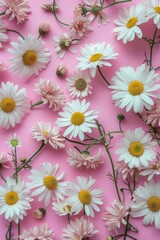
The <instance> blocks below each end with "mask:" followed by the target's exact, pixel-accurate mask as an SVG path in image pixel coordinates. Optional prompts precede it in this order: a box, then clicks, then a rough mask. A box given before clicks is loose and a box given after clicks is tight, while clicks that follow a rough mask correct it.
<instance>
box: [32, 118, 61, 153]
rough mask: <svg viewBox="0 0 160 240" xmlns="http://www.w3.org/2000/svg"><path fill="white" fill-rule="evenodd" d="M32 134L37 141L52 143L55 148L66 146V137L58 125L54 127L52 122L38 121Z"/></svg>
mask: <svg viewBox="0 0 160 240" xmlns="http://www.w3.org/2000/svg"><path fill="white" fill-rule="evenodd" d="M32 136H33V138H34V139H36V140H37V141H44V143H45V144H47V143H48V144H49V145H51V146H52V147H53V148H54V149H56V150H57V149H61V148H64V147H65V144H64V142H65V139H64V137H63V136H62V134H61V132H60V129H59V128H58V127H54V128H53V127H52V125H51V123H43V122H39V123H36V124H35V125H34V126H33V127H32Z"/></svg>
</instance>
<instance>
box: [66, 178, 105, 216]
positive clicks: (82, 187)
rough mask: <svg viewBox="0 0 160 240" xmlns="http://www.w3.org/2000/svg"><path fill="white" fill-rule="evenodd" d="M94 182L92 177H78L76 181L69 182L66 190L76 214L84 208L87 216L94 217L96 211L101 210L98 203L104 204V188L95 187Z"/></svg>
mask: <svg viewBox="0 0 160 240" xmlns="http://www.w3.org/2000/svg"><path fill="white" fill-rule="evenodd" d="M94 183H95V179H93V178H92V177H89V178H85V177H77V178H76V183H74V182H72V183H69V184H68V187H69V189H67V190H66V194H67V196H68V203H69V204H70V205H71V206H72V211H73V212H74V214H78V213H79V212H81V211H82V210H84V211H85V214H86V215H87V216H91V217H94V211H96V212H99V211H100V208H99V207H98V205H102V204H103V201H102V195H103V190H102V189H93V188H92V187H93V185H94Z"/></svg>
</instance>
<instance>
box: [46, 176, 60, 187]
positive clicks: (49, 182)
mask: <svg viewBox="0 0 160 240" xmlns="http://www.w3.org/2000/svg"><path fill="white" fill-rule="evenodd" d="M43 183H44V185H45V186H46V188H48V189H49V190H53V189H56V187H57V179H56V178H55V177H54V176H47V177H45V178H44V179H43Z"/></svg>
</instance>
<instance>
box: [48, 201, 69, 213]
mask: <svg viewBox="0 0 160 240" xmlns="http://www.w3.org/2000/svg"><path fill="white" fill-rule="evenodd" d="M52 205H53V206H52V209H53V210H54V211H55V213H56V214H58V215H59V216H65V215H72V214H73V211H72V206H71V205H69V203H68V200H67V199H64V200H63V201H58V202H53V203H52Z"/></svg>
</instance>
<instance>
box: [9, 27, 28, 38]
mask: <svg viewBox="0 0 160 240" xmlns="http://www.w3.org/2000/svg"><path fill="white" fill-rule="evenodd" d="M7 32H14V33H17V34H18V35H19V36H20V37H21V38H23V39H24V37H23V35H22V34H21V33H20V32H18V31H16V30H12V29H7Z"/></svg>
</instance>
